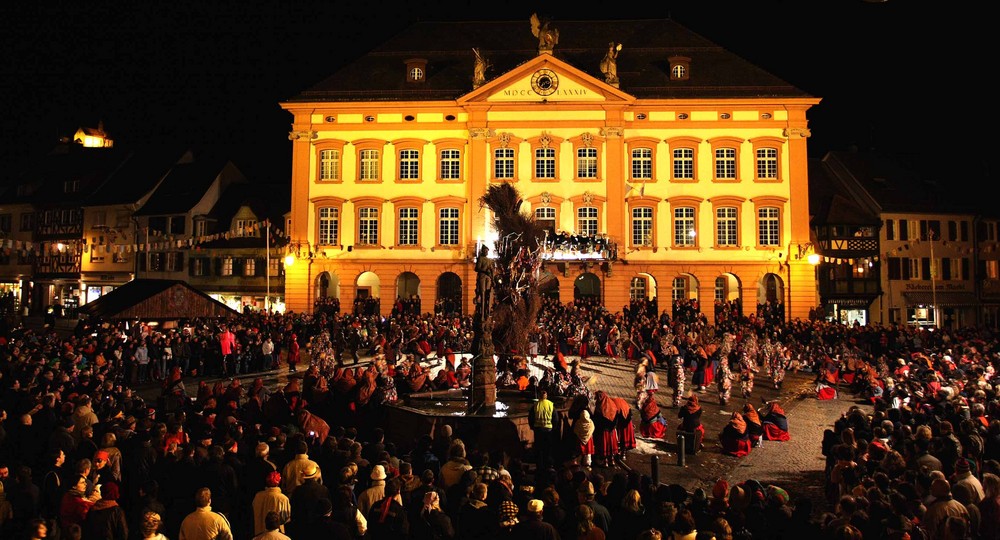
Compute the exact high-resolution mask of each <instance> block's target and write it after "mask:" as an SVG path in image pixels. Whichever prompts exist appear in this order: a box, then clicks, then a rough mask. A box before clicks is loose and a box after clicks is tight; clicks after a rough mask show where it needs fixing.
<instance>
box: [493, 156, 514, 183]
mask: <svg viewBox="0 0 1000 540" xmlns="http://www.w3.org/2000/svg"><path fill="white" fill-rule="evenodd" d="M493 178H496V179H497V180H512V179H513V178H514V149H513V148H497V149H496V150H494V151H493Z"/></svg>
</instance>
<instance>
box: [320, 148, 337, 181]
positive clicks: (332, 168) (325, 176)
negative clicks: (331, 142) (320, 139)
mask: <svg viewBox="0 0 1000 540" xmlns="http://www.w3.org/2000/svg"><path fill="white" fill-rule="evenodd" d="M319 179H320V180H324V181H333V180H340V150H337V149H333V148H330V149H327V150H321V151H320V153H319Z"/></svg>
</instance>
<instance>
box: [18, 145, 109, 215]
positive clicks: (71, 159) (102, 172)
mask: <svg viewBox="0 0 1000 540" xmlns="http://www.w3.org/2000/svg"><path fill="white" fill-rule="evenodd" d="M127 156H128V152H127V151H125V150H123V149H121V148H84V147H82V146H80V145H77V144H66V145H60V146H58V147H57V148H56V149H55V150H53V151H52V152H51V153H49V154H48V155H47V156H45V157H44V158H43V159H40V160H39V161H38V162H36V163H34V164H32V166H31V167H29V169H28V171H27V172H25V176H26V177H27V178H30V177H36V178H37V179H38V181H39V182H40V185H39V188H38V189H37V190H36V191H34V193H33V195H32V196H31V197H28V198H27V200H26V201H25V202H31V203H34V204H37V205H40V206H53V205H54V206H59V205H72V206H79V203H80V200H81V199H82V198H84V197H86V196H88V195H89V194H90V193H92V192H94V191H95V190H97V189H98V188H99V187H100V186H102V185H103V184H104V182H105V181H106V180H107V179H108V177H109V176H111V175H112V174H113V173H114V172H115V171H117V170H118V168H119V167H120V166H121V164H122V163H123V162H124V161H125V158H126V157H127ZM72 180H77V181H79V190H78V191H77V192H75V193H66V192H65V189H64V184H65V182H67V181H72Z"/></svg>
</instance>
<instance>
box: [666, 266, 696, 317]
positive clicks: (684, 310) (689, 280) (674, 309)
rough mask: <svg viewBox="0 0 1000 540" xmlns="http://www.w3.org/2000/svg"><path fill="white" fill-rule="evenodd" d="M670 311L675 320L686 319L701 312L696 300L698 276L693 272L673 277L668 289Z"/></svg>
mask: <svg viewBox="0 0 1000 540" xmlns="http://www.w3.org/2000/svg"><path fill="white" fill-rule="evenodd" d="M670 301H671V302H670V303H671V313H673V317H674V319H675V320H678V319H679V320H682V321H684V320H687V319H688V317H689V316H693V315H697V314H698V313H700V312H701V305H700V304H699V300H698V278H697V277H695V276H694V274H681V275H679V276H676V277H674V280H673V282H672V283H671V290H670Z"/></svg>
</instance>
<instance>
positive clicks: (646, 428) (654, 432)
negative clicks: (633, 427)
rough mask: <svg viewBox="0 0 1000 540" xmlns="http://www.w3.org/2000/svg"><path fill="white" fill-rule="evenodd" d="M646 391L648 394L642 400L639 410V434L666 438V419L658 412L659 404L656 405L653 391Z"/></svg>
mask: <svg viewBox="0 0 1000 540" xmlns="http://www.w3.org/2000/svg"><path fill="white" fill-rule="evenodd" d="M646 392H647V393H648V395H647V396H646V399H644V400H643V401H642V408H641V409H640V411H639V434H640V435H642V436H643V437H646V438H647V439H666V438H667V419H666V418H664V417H663V414H661V413H660V406H659V405H657V403H656V396H655V395H654V394H653V392H650V391H649V390H647V391H646Z"/></svg>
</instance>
